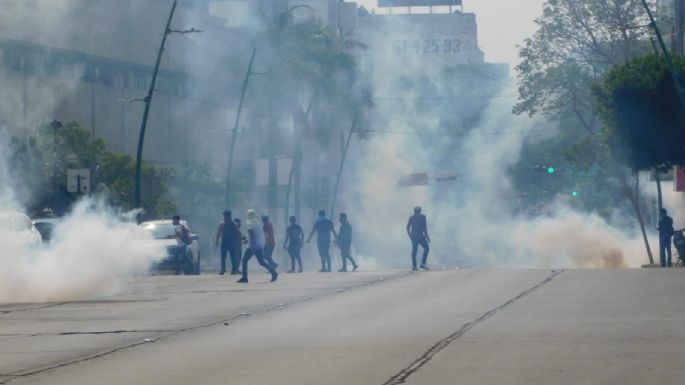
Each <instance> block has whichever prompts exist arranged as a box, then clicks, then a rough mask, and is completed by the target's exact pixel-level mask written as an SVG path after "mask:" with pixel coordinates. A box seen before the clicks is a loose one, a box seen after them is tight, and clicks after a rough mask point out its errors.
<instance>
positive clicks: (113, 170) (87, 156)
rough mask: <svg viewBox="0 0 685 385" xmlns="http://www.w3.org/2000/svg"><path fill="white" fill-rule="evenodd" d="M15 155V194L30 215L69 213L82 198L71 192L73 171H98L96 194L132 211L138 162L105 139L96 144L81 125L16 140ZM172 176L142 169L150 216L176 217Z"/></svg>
mask: <svg viewBox="0 0 685 385" xmlns="http://www.w3.org/2000/svg"><path fill="white" fill-rule="evenodd" d="M11 149H12V154H11V156H10V164H11V166H12V170H13V173H14V175H13V177H14V180H17V181H18V186H17V188H16V189H15V190H17V192H18V194H17V195H18V196H19V197H20V198H21V200H22V203H23V204H25V205H26V206H27V207H29V211H32V212H40V211H41V210H42V209H43V208H45V207H52V208H53V209H55V210H56V211H57V212H58V213H60V212H65V211H67V210H68V209H69V207H70V205H71V204H73V203H74V202H75V201H76V200H77V199H78V198H79V196H80V195H79V194H74V193H68V192H67V186H66V182H67V170H69V169H74V168H87V169H90V170H91V172H93V171H95V172H94V173H92V175H91V176H92V178H93V186H94V188H95V190H96V192H97V193H101V194H104V195H105V196H106V198H107V199H108V201H109V202H110V203H111V204H112V205H114V206H115V207H118V208H121V209H125V210H129V209H132V200H133V198H132V196H133V175H134V171H135V160H134V159H133V158H132V157H131V156H129V155H126V154H121V153H116V152H112V151H110V150H108V149H107V148H106V146H105V143H104V141H103V140H102V139H99V138H96V139H92V138H91V134H90V131H89V130H88V129H86V128H85V127H83V126H82V125H81V124H80V123H78V122H69V123H66V124H65V125H64V126H63V127H59V128H57V129H55V128H54V127H53V126H51V125H45V126H43V127H41V128H39V129H38V130H37V132H36V133H35V134H34V135H31V136H27V137H23V138H13V140H12V146H11ZM53 175H54V179H53ZM172 175H173V172H172V170H170V169H166V168H156V167H153V166H151V165H149V164H147V163H144V164H143V181H144V186H143V187H144V188H147V191H146V196H145V198H146V199H145V201H144V202H143V207H144V209H145V210H146V212H147V215H150V216H158V215H168V214H170V213H172V212H173V211H175V206H174V204H173V202H171V200H170V199H169V198H168V195H167V191H168V188H167V185H166V181H167V180H168V179H169V178H170V177H171V176H172ZM53 181H54V182H55V187H56V194H55V197H54V199H53ZM54 205H56V207H53V206H54Z"/></svg>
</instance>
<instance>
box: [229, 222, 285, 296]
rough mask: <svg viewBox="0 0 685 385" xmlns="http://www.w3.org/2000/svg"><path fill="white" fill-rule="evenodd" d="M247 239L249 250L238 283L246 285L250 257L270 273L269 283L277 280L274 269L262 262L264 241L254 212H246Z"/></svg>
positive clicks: (246, 252)
mask: <svg viewBox="0 0 685 385" xmlns="http://www.w3.org/2000/svg"><path fill="white" fill-rule="evenodd" d="M246 229H247V238H248V240H249V248H248V249H247V250H246V251H245V257H244V258H243V277H242V278H240V280H239V281H238V283H247V264H248V262H249V261H250V259H251V258H252V256H253V255H254V256H256V257H257V261H259V264H260V265H262V266H264V268H265V269H267V270H268V271H269V273H271V282H274V281H276V279H278V273H277V272H276V269H274V268H273V266H272V265H271V264H269V263H267V262H266V261H265V260H264V241H263V240H262V226H261V225H260V224H259V222H258V221H257V213H256V212H255V211H254V210H247V227H246Z"/></svg>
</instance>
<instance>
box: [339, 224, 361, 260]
mask: <svg viewBox="0 0 685 385" xmlns="http://www.w3.org/2000/svg"><path fill="white" fill-rule="evenodd" d="M337 243H338V247H339V248H340V258H342V269H340V270H338V271H339V272H342V273H346V272H347V260H348V259H349V260H350V262H352V271H357V269H358V268H359V265H357V262H355V261H354V259H353V258H352V254H351V253H350V251H351V250H352V225H351V224H350V222H348V220H347V214H346V213H340V230H338V242H337Z"/></svg>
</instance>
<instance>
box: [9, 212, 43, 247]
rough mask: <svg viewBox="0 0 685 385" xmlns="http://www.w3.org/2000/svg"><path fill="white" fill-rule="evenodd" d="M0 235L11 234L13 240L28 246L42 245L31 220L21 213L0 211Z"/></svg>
mask: <svg viewBox="0 0 685 385" xmlns="http://www.w3.org/2000/svg"><path fill="white" fill-rule="evenodd" d="M0 234H12V236H13V238H14V239H16V240H18V241H19V242H21V243H23V244H26V245H29V246H36V245H40V244H41V243H42V238H41V236H40V233H39V232H38V230H36V227H35V226H34V225H33V222H31V218H29V216H28V215H26V214H24V213H22V212H21V211H0Z"/></svg>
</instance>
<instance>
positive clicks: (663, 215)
mask: <svg viewBox="0 0 685 385" xmlns="http://www.w3.org/2000/svg"><path fill="white" fill-rule="evenodd" d="M656 229H657V230H658V231H659V262H661V267H666V266H668V267H673V263H672V262H671V237H672V236H673V233H674V230H673V218H671V217H669V216H668V213H667V212H666V209H664V208H662V209H660V210H659V223H658V225H657V226H656ZM666 254H668V261H667V260H666Z"/></svg>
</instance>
